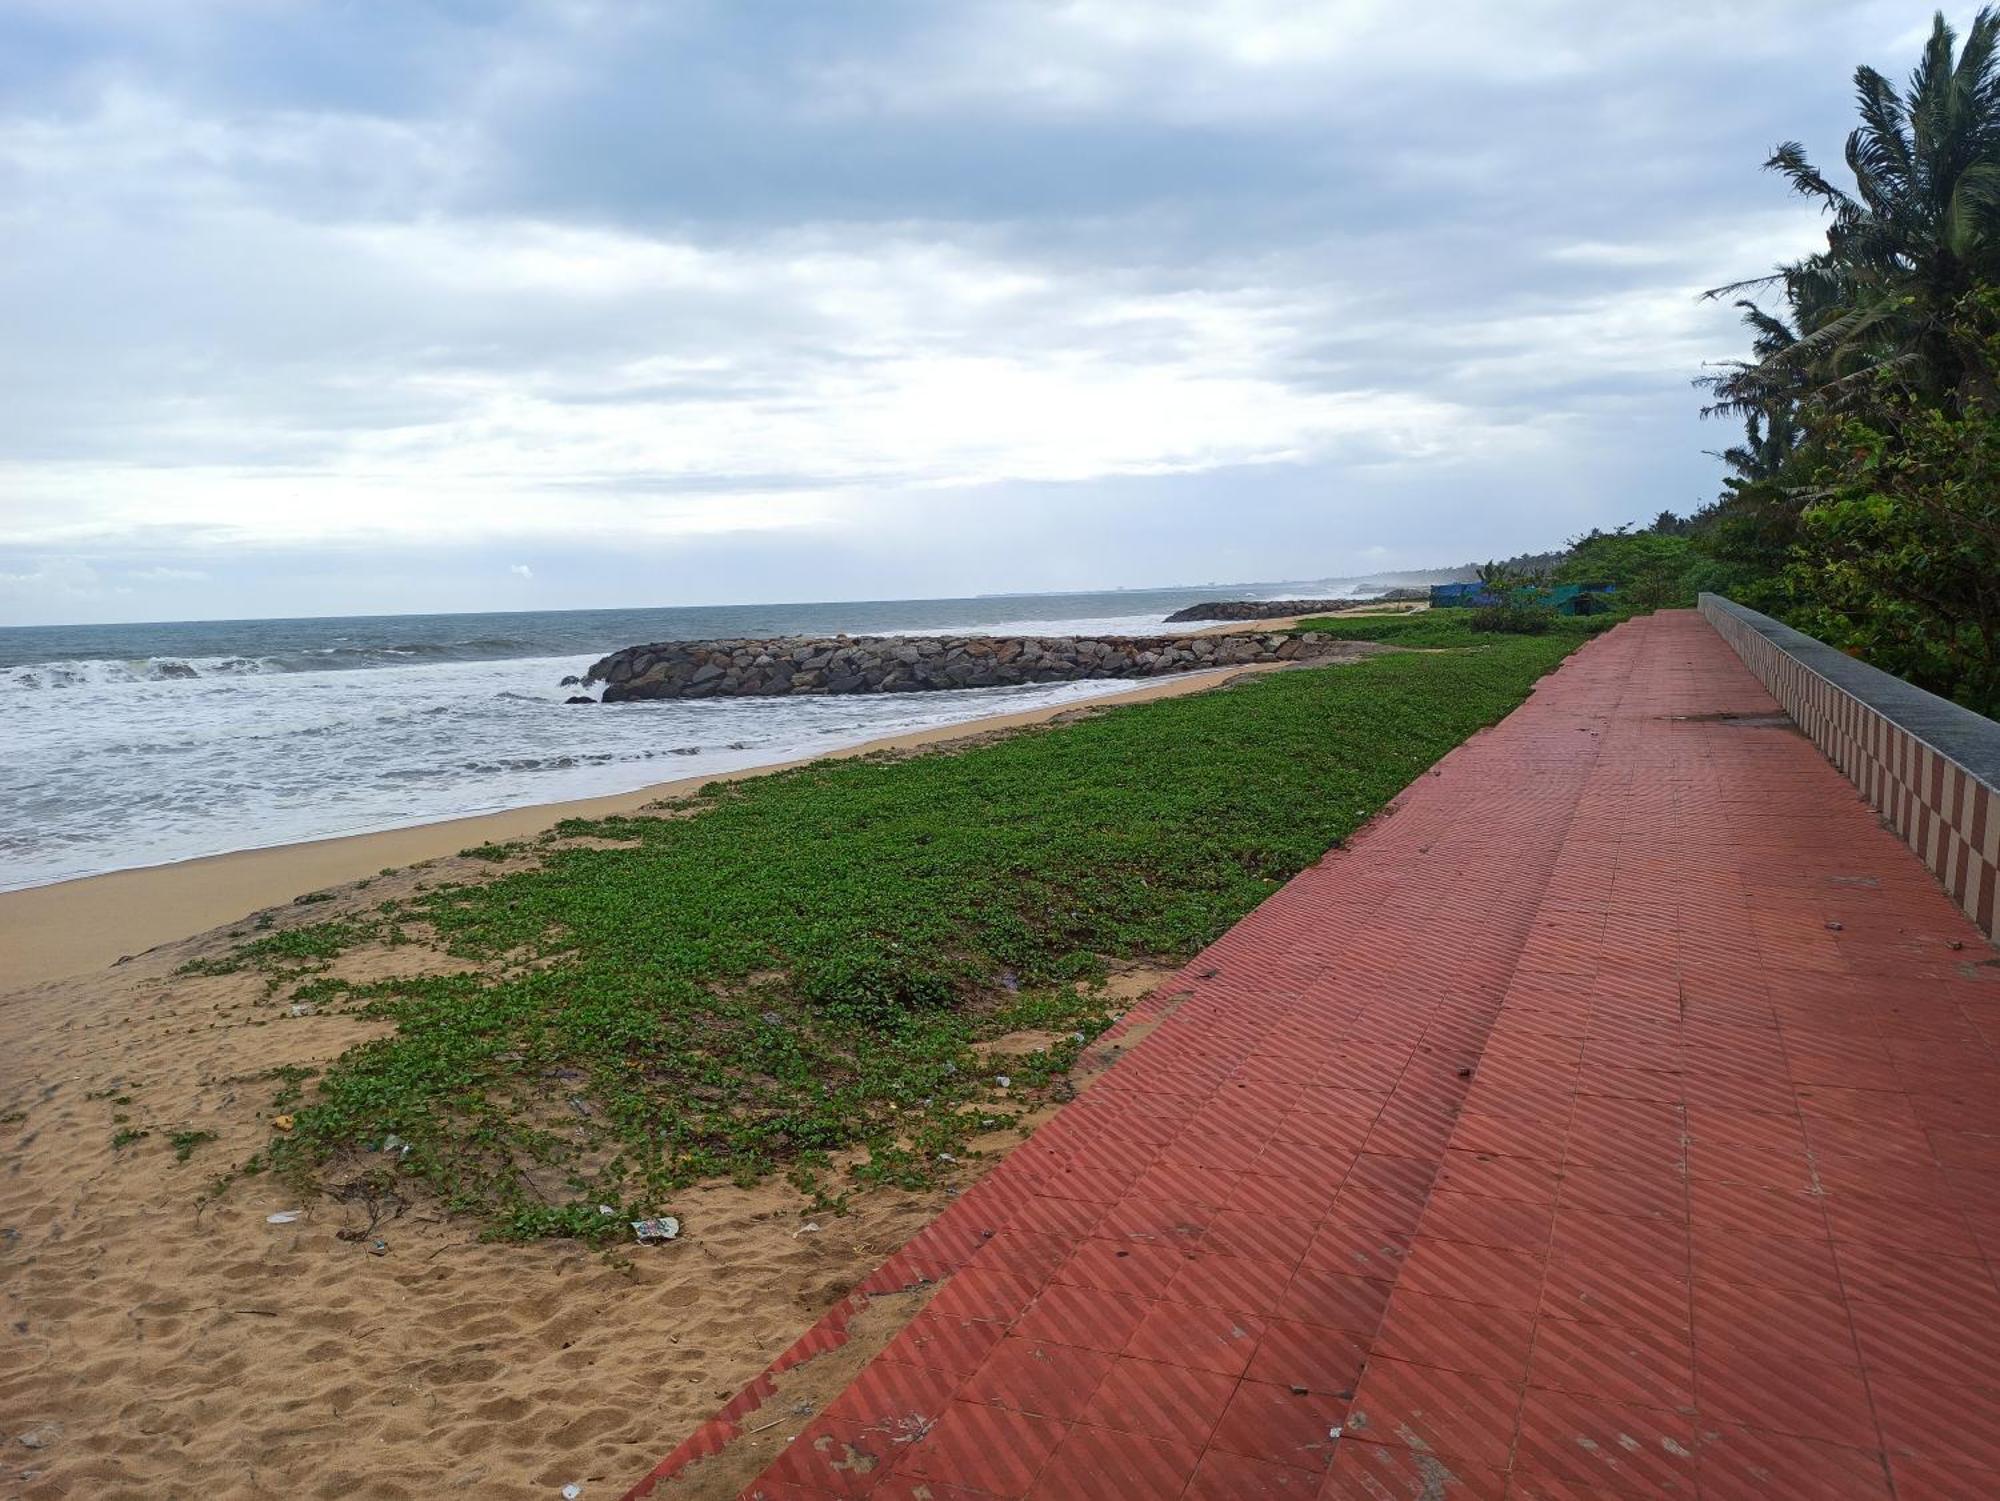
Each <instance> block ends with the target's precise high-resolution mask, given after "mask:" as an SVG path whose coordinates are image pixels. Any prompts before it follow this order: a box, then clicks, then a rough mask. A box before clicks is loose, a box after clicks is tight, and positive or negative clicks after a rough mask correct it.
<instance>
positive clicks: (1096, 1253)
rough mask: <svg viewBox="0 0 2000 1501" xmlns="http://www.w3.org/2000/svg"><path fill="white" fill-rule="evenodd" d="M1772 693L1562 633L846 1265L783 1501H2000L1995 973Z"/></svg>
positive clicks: (771, 1479)
mask: <svg viewBox="0 0 2000 1501" xmlns="http://www.w3.org/2000/svg"><path fill="white" fill-rule="evenodd" d="M1772 712H1773V705H1772V701H1771V700H1770V698H1769V697H1768V695H1767V694H1766V693H1765V692H1764V690H1763V689H1762V688H1761V687H1760V686H1759V685H1758V684H1757V683H1756V682H1755V680H1754V679H1752V678H1751V677H1750V676H1749V674H1748V673H1747V672H1746V671H1745V670H1744V669H1743V667H1742V666H1741V664H1740V663H1739V662H1738V660H1737V659H1736V657H1735V656H1734V654H1733V653H1732V652H1731V651H1730V650H1729V649H1728V647H1727V646H1726V645H1725V644H1724V643H1723V642H1722V641H1721V640H1720V638H1719V637H1717V636H1716V635H1715V633H1714V631H1713V630H1712V629H1711V628H1710V627H1709V626H1707V625H1706V624H1705V623H1704V622H1702V621H1701V620H1700V619H1699V618H1698V617H1696V616H1694V615H1693V614H1691V613H1688V612H1661V613H1659V614H1656V615H1653V616H1650V617H1647V618H1646V619H1644V620H1642V621H1636V622H1632V623H1628V624H1626V625H1623V626H1621V627H1620V628H1619V629H1618V630H1617V631H1615V632H1612V633H1610V634H1609V635H1607V636H1605V637H1602V638H1599V639H1598V640H1597V641H1595V642H1593V643H1592V644H1591V645H1590V646H1588V647H1586V648H1585V649H1584V650H1583V651H1581V652H1579V653H1577V654H1576V655H1575V656H1574V657H1572V658H1571V659H1570V661H1569V662H1568V663H1566V664H1565V665H1564V666H1563V667H1562V668H1561V669H1560V670H1559V671H1558V672H1557V673H1556V674H1555V675H1553V676H1552V677H1550V678H1548V679H1546V680H1545V681H1544V682H1543V683H1542V684H1541V685H1539V686H1538V688H1537V691H1536V693H1535V694H1534V696H1533V697H1532V698H1531V699H1530V700H1529V702H1528V703H1527V704H1526V705H1525V706H1524V707H1523V708H1522V709H1521V710H1520V711H1518V712H1517V713H1516V714H1514V715H1513V716H1511V717H1509V718H1508V719H1507V720H1506V721H1504V722H1503V723H1502V724H1500V725H1498V726H1496V727H1494V728H1493V729H1492V730H1490V731H1488V732H1487V733H1486V734H1484V735H1481V736H1479V737H1475V738H1474V739H1473V740H1472V741H1469V742H1468V743H1467V744H1466V745H1465V746H1463V747H1461V748H1460V750H1458V751H1456V752H1454V753H1453V754H1452V756H1450V757H1448V758H1447V759H1446V761H1445V762H1443V763H1442V764H1441V765H1440V766H1439V767H1438V768H1436V771H1437V773H1438V774H1437V775H1435V776H1425V777H1421V778H1419V779H1418V781H1417V782H1416V783H1415V784H1413V786H1412V787H1411V788H1409V789H1408V790H1407V791H1406V792H1405V793H1404V794H1403V796H1402V797H1401V798H1400V799H1399V803H1398V812H1397V816H1396V817H1395V818H1393V819H1385V820H1382V821H1380V822H1378V823H1377V824H1375V825H1372V826H1371V827H1370V828H1369V829H1367V830H1365V831H1364V832H1363V833H1362V834H1361V835H1360V836H1358V837H1357V838H1356V839H1355V840H1354V841H1353V842H1352V843H1351V845H1350V846H1348V847H1347V848H1345V849H1343V850H1342V851H1341V852H1340V853H1339V855H1338V856H1337V857H1335V858H1332V859H1329V860H1326V861H1323V862H1321V863H1320V864H1319V865H1316V866H1315V867H1313V868H1312V869H1310V870H1308V871H1305V872H1303V873H1302V874H1301V875H1300V876H1299V877H1298V878H1296V879H1295V880H1294V881H1292V882H1290V883H1288V884H1287V885H1286V886H1285V887H1283V888H1282V889H1281V890H1280V891H1278V892H1277V893H1275V894H1274V895H1273V897H1272V898H1271V899H1270V900H1269V901H1267V902H1266V903H1265V904H1264V906H1262V907H1260V908H1259V909H1258V910H1257V911H1256V912H1255V913H1253V914H1251V915H1250V916H1249V917H1247V918H1246V919H1245V920H1244V921H1243V922H1241V923H1239V924H1238V925H1237V926H1236V927H1235V928H1233V929H1232V930H1231V931H1230V932H1229V933H1228V934H1226V935H1225V936H1224V937H1223V938H1222V939H1221V940H1219V941H1218V942H1217V943H1216V944H1215V945H1214V946H1213V947H1212V948H1211V949H1210V950H1209V951H1208V952H1207V953H1206V954H1204V955H1202V956H1200V957H1198V958H1197V959H1195V960H1194V961H1193V962H1192V963H1190V965H1189V966H1188V967H1187V968H1186V969H1185V970H1184V971H1182V973H1181V975H1180V976H1178V977H1177V978H1176V980H1175V981H1173V982H1170V985H1169V986H1168V987H1163V990H1171V991H1172V992H1173V994H1174V1005H1175V1006H1177V1007H1178V1009H1171V1008H1170V1007H1169V1006H1168V1005H1167V1004H1166V1001H1165V999H1164V996H1163V994H1162V993H1161V992H1156V993H1155V995H1154V996H1153V997H1151V998H1149V999H1148V1000H1147V1001H1144V1002H1142V1003H1141V1005H1140V1006H1139V1007H1137V1008H1135V1009H1134V1011H1133V1012H1132V1013H1131V1014H1130V1016H1129V1017H1128V1020H1127V1023H1126V1024H1125V1029H1124V1031H1123V1034H1122V1036H1121V1037H1120V1038H1119V1039H1117V1040H1114V1042H1113V1044H1112V1045H1113V1046H1114V1047H1119V1048H1120V1049H1121V1050H1122V1051H1123V1054H1124V1056H1123V1057H1122V1058H1121V1060H1120V1061H1119V1062H1118V1065H1117V1066H1116V1067H1115V1068H1113V1069H1112V1070H1111V1071H1110V1073H1109V1074H1107V1075H1106V1076H1105V1077H1104V1078H1103V1079H1101V1080H1100V1081H1099V1082H1098V1084H1097V1086H1096V1087H1094V1088H1093V1089H1091V1090H1090V1091H1089V1092H1088V1093H1087V1094H1086V1095H1084V1096H1082V1097H1080V1098H1079V1099H1078V1100H1076V1101H1074V1102H1073V1103H1072V1104H1071V1105H1070V1106H1068V1107H1066V1108H1065V1109H1064V1110H1063V1111H1062V1112H1061V1113H1059V1114H1058V1115H1057V1116H1056V1117H1055V1118H1054V1119H1053V1120H1052V1121H1050V1122H1049V1123H1048V1124H1046V1125H1045V1126H1044V1127H1043V1128H1042V1129H1041V1130H1040V1131H1039V1132H1038V1133H1037V1134H1036V1136H1035V1138H1034V1139H1033V1140H1032V1141H1030V1142H1029V1143H1027V1144H1024V1145H1023V1146H1022V1147H1021V1148H1019V1149H1018V1150H1017V1151H1016V1152H1015V1153H1014V1155H1013V1156H1012V1157H1011V1158H1009V1159H1008V1160H1007V1161H1006V1162H1005V1163H1003V1164H1002V1165H1001V1166H1000V1167H999V1168H998V1169H996V1170H995V1172H993V1173H992V1174H989V1175H988V1177H987V1178H986V1180H985V1181H984V1182H982V1183H981V1184H978V1185H975V1186H974V1187H973V1188H971V1189H970V1190H968V1192H967V1193H966V1194H964V1195H963V1196H961V1198H960V1199H959V1201H958V1202H957V1203H956V1204H955V1205H954V1206H953V1207H952V1209H951V1210H949V1211H948V1212H947V1213H946V1214H945V1215H943V1216H941V1217H940V1219H939V1220H938V1221H937V1222H936V1223H935V1224H934V1225H932V1226H931V1227H929V1228H927V1229H926V1230H924V1231H923V1232H921V1233H920V1234H919V1235H918V1236H917V1237H915V1238H914V1239H913V1240H912V1242H911V1243H910V1244H909V1245H908V1246H907V1247H905V1248H904V1249H903V1250H902V1251H900V1252H898V1253H897V1254H896V1255H895V1256H893V1257H892V1258H891V1259H890V1261H889V1262H887V1263H885V1264H884V1266H883V1267H881V1268H879V1269H878V1270H877V1271H876V1272H875V1273H872V1274H870V1276H869V1277H867V1278H865V1279H864V1280H863V1281H862V1283H861V1284H860V1285H859V1291H860V1292H861V1293H862V1294H864V1295H865V1294H867V1293H870V1292H875V1291H880V1290H885V1289H889V1288H898V1287H905V1286H913V1285H921V1284H922V1283H923V1282H925V1281H930V1282H938V1283H941V1284H942V1285H941V1287H940V1288H939V1291H938V1292H937V1294H936V1296H935V1298H934V1299H933V1301H932V1304H931V1306H930V1308H929V1309H928V1310H927V1311H926V1312H925V1313H924V1314H920V1315H919V1316H918V1317H917V1319H915V1320H913V1321H912V1323H911V1326H910V1328H909V1329H908V1330H906V1331H905V1332H904V1334H903V1335H901V1336H899V1338H898V1340H896V1341H894V1342H892V1344H891V1346H890V1347H889V1349H888V1350H887V1351H886V1352H885V1353H884V1355H882V1356H878V1357H877V1358H876V1360H875V1361H874V1362H872V1363H871V1364H870V1365H869V1366H867V1367H865V1368H864V1371H863V1373H862V1375H861V1376H860V1377H858V1378H857V1379H856V1380H855V1381H854V1382H853V1383H851V1385H850V1387H849V1389H848V1390H847V1391H846V1392H844V1393H842V1394H840V1395H838V1396H837V1397H836V1398H835V1399H834V1401H833V1404H832V1406H831V1408H830V1410H829V1412H828V1413H827V1414H826V1416H824V1417H822V1418H820V1419H818V1420H816V1421H815V1423H814V1424H813V1425H811V1426H810V1427H809V1428H808V1430H807V1434H808V1435H810V1438H809V1439H806V1442H805V1443H804V1447H801V1446H800V1444H798V1443H795V1444H793V1445H791V1446H788V1448H787V1449H786V1450H785V1451H784V1452H783V1453H781V1455H780V1456H779V1458H778V1461H777V1462H776V1463H774V1464H773V1465H772V1467H771V1469H770V1470H769V1471H768V1472H767V1474H766V1476H765V1477H763V1478H762V1479H761V1480H760V1481H758V1482H757V1483H756V1484H758V1485H763V1486H765V1487H766V1488H767V1490H768V1495H767V1496H766V1497H765V1498H764V1501H800V1498H803V1497H817V1498H820V1501H824V1498H826V1497H828V1496H843V1495H862V1494H868V1495H872V1496H876V1497H882V1498H886V1501H918V1498H919V1497H925V1498H927V1501H973V1498H975V1497H976V1498H981V1501H991V1498H993V1497H994V1496H1019V1495H1027V1494H1033V1495H1035V1496H1040V1497H1055V1498H1061V1497H1085V1498H1088V1497H1096V1496H1106V1497H1126V1496H1132V1497H1139V1496H1147V1497H1150V1496H1160V1497H1163V1498H1164V1497H1169V1496H1174V1495H1180V1496H1182V1497H1183V1498H1184V1501H1231V1498H1236V1497H1243V1498H1255V1497H1293V1496H1301V1495H1308V1494H1310V1495H1315V1496H1330V1497H1350V1496H1353V1497H1368V1498H1371V1501H1385V1498H1397V1497H1403V1498H1418V1497H1422V1498H1425V1501H1440V1498H1461V1501H1488V1498H1492V1501H1498V1498H1500V1497H1502V1496H1503V1495H1504V1496H1506V1497H1508V1498H1510V1501H1528V1498H1537V1497H1540V1498H1558V1497H1559V1498H1562V1501H1577V1498H1582V1497H1635V1496H1649V1495H1651V1496H1661V1495H1664V1496H1673V1497H1694V1496H1695V1495H1696V1494H1697V1489H1698V1490H1699V1494H1700V1496H1701V1497H1702V1498H1703V1501H1738V1498H1746V1501H1747V1498H1749V1497H1753V1496H1754V1497H1757V1498H1759V1501H1786V1498H1791V1497H1797V1498H1800V1501H1805V1498H1819V1497H1826V1498H1830V1501H1866V1498H1878V1497H1889V1496H1891V1495H1892V1490H1891V1478H1890V1477H1891V1476H1892V1475H1893V1497H1894V1501H1938V1498H1944V1497H1949V1498H1953V1501H1959V1498H1971V1497H1980V1498H1985V1497H1990V1496H2000V1334H1996V1333H1995V1332H1994V1331H1996V1330H2000V1281H1996V1280H1995V1275H1994V1265H1993V1261H1992V1258H1994V1257H1995V1256H2000V979H1987V978H1984V977H1983V976H1982V977H1976V978H1975V977H1969V976H1968V975H1966V974H1963V973H1960V962H1961V961H1959V960H1956V959H1954V958H1953V957H1951V951H1948V950H1946V949H1945V948H1944V944H1943V938H1942V937H1941V936H1940V935H1944V934H1954V935H1956V934H1962V933H1964V932H1965V931H1966V929H1965V926H1964V923H1963V921H1962V919H1961V918H1959V917H1958V915H1957V914H1956V913H1954V912H1953V910H1952V908H1951V906H1950V903H1949V899H1948V898H1947V897H1945V896H1944V895H1943V894H1942V892H1941V891H1940V890H1939V889H1938V888H1937V886H1936V885H1935V883H1934V882H1933V881H1932V879H1931V877H1930V876H1929V874H1928V873H1927V872H1926V871H1924V870H1923V868H1922V867H1921V865H1920V864H1919V863H1918V862H1917V861H1916V860H1915V859H1914V858H1913V857H1912V856H1911V855H1910V853H1909V852H1908V850H1907V849H1905V848H1904V847H1903V846H1902V845H1901V844H1900V843H1899V841H1898V840H1897V839H1896V838H1895V836H1893V835H1892V834H1889V833H1887V832H1886V831H1885V830H1884V829H1883V828H1881V827H1880V826H1879V825H1878V823H1877V822H1876V820H1875V818H1874V816H1873V815H1872V814H1871V813H1870V811H1869V810H1868V809H1867V807H1866V806H1865V805H1863V804H1861V803H1860V802H1859V801H1858V800H1857V799H1855V797H1854V796H1853V793H1852V789H1851V787H1850V786H1849V784H1847V783H1846V782H1845V781H1844V780H1843V779H1842V778H1841V776H1840V774H1839V773H1838V772H1836V771H1835V770H1833V769H1832V768H1831V767H1830V766H1828V765H1827V764H1826V763H1825V762H1824V761H1823V760H1822V759H1821V758H1820V755H1819V753H1818V751H1817V750H1816V749H1815V748H1814V747H1813V745H1812V744H1811V743H1810V742H1809V741H1807V740H1806V739H1804V737H1801V736H1797V735H1791V734H1786V733H1783V732H1780V731H1776V730H1772V729H1768V728H1765V727H1763V726H1762V725H1761V724H1758V723H1757V722H1756V721H1755V719H1754V716H1763V715H1769V714H1770V713H1772ZM1724 714H1734V715H1749V716H1753V719H1752V720H1750V721H1749V722H1743V721H1725V720H1723V719H1721V718H1719V717H1718V716H1720V715H1724ZM1855 877H1862V878H1864V879H1865V884H1864V883H1859V882H1856V881H1855V880H1854V879H1853V878H1855ZM1468 890H1476V891H1478V892H1480V893H1481V899H1480V900H1479V901H1477V902H1466V901H1465V900H1464V893H1465V892H1466V891H1468ZM1836 922H1837V923H1838V927H1831V926H1829V924H1830V923H1836ZM1134 1021H1146V1022H1154V1023H1158V1025H1156V1026H1155V1027H1154V1029H1153V1030H1152V1031H1151V1033H1150V1035H1148V1034H1146V1033H1144V1032H1143V1031H1140V1030H1134V1029H1133V1027H1132V1023H1133V1022H1134ZM855 1306H857V1307H858V1306H859V1304H858V1303H857V1304H856V1305H855ZM839 1335H840V1329H839V1327H838V1322H837V1321H836V1322H835V1323H834V1324H829V1325H828V1326H827V1327H826V1329H825V1330H822V1331H817V1332H816V1333H815V1334H814V1335H809V1336H808V1339H807V1340H806V1341H803V1342H801V1344H800V1345H799V1346H797V1347H795V1349H796V1351H797V1353H798V1354H799V1355H805V1354H810V1353H811V1352H812V1350H814V1349H816V1348H819V1346H817V1345H815V1344H813V1343H812V1341H813V1339H815V1338H821V1339H823V1340H837V1339H838V1338H839ZM1003 1335H1004V1336H1005V1338H1004V1339H1003V1338H1002V1336H1003ZM794 1358H795V1357H794V1355H793V1354H791V1353H788V1355H787V1357H785V1359H787V1360H792V1359H794ZM756 1394H757V1389H756V1388H754V1387H753V1389H752V1394H751V1395H750V1396H747V1397H745V1398H744V1399H743V1400H744V1401H746V1402H748V1401H754V1400H755V1396H756ZM742 1410H747V1409H742V1408H739V1409H737V1411H736V1412H732V1413H731V1414H730V1416H735V1415H737V1413H740V1411H742ZM1342 1419H1344V1420H1345V1421H1341V1420H1342ZM926 1423H930V1424H931V1425H932V1426H931V1427H930V1429H929V1432H928V1433H927V1434H926V1435H925V1437H924V1438H923V1439H922V1440H921V1441H920V1442H916V1443H899V1442H896V1440H897V1439H899V1438H901V1439H907V1438H908V1437H909V1435H910V1434H911V1433H912V1432H914V1431H918V1430H920V1429H921V1428H922V1427H923V1425H924V1424H926ZM1335 1427H1339V1428H1341V1430H1342V1432H1343V1435H1344V1436H1343V1437H1342V1438H1340V1439H1338V1440H1334V1439H1332V1438H1331V1437H1330V1435H1331V1432H1332V1430H1333V1429H1334V1428H1335ZM711 1430H712V1431H713V1432H714V1433H715V1434H718V1435H721V1437H718V1438H716V1439H715V1442H717V1443H721V1442H724V1441H725V1440H726V1439H727V1437H728V1436H729V1435H731V1434H733V1433H734V1432H735V1431H736V1430H735V1426H734V1424H733V1423H731V1422H729V1421H727V1420H726V1419H725V1420H724V1421H722V1422H720V1423H719V1425H718V1424H711V1425H710V1427H707V1428H704V1429H703V1430H701V1431H702V1432H703V1433H708V1432H711ZM802 1438H805V1436H804V1435H802ZM885 1445H886V1447H884V1446H885ZM878 1450H879V1451H880V1452H879V1453H878V1452H877V1451H878ZM1322 1463H1324V1464H1326V1470H1325V1473H1324V1475H1321V1474H1320V1473H1319V1468H1318V1467H1319V1466H1320V1465H1321V1464H1322Z"/></svg>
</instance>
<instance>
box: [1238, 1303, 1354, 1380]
mask: <svg viewBox="0 0 2000 1501" xmlns="http://www.w3.org/2000/svg"><path fill="white" fill-rule="evenodd" d="M1368 1351H1369V1337H1368V1336H1367V1335H1365V1334H1349V1333H1343V1332H1342V1331H1340V1330H1337V1329H1326V1328H1322V1327H1321V1326H1320V1325H1318V1324H1300V1323H1295V1322H1293V1321H1292V1320H1289V1319H1266V1320H1265V1321H1264V1335H1263V1338H1261V1339H1260V1340H1258V1342H1257V1350H1256V1353H1255V1354H1253V1355H1252V1356H1251V1357H1250V1365H1249V1368H1248V1369H1247V1370H1245V1372H1244V1375H1245V1377H1246V1378H1248V1379H1249V1380H1252V1381H1271V1382H1275V1383H1277V1384H1278V1385H1279V1386H1298V1387H1304V1388H1305V1389H1306V1390H1307V1391H1313V1392H1327V1393H1333V1394H1337V1395H1340V1396H1344V1397H1349V1398H1351V1397H1352V1396H1353V1395H1354V1388H1355V1386H1356V1384H1357V1383H1358V1382H1359V1381H1360V1380H1361V1368H1362V1366H1363V1365H1364V1364H1365V1363H1366V1362H1367V1359H1368Z"/></svg>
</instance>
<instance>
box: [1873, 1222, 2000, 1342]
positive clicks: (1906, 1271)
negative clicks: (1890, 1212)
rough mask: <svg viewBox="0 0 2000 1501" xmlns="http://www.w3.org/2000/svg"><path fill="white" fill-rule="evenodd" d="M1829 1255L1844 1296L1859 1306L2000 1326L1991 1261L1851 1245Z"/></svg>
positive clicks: (1999, 1296) (1998, 1297) (1998, 1294)
mask: <svg viewBox="0 0 2000 1501" xmlns="http://www.w3.org/2000/svg"><path fill="white" fill-rule="evenodd" d="M1833 1253H1834V1257H1835V1260H1836V1261H1837V1262H1838V1264H1839V1267H1840V1279H1841V1284H1842V1286H1843V1288H1844V1290H1845V1292H1846V1294H1847V1297H1848V1298H1849V1299H1850V1300H1851V1301H1853V1302H1855V1303H1857V1304H1858V1303H1893V1304H1896V1305H1898V1306H1901V1307H1905V1308H1915V1309H1927V1310H1931V1311H1935V1312H1944V1313H1951V1314H1956V1315H1958V1316H1960V1317H1962V1318H1966V1319H1968V1320H1971V1321H1974V1322H1978V1323H1983V1324H1994V1323H1996V1322H2000V1289H1996V1284H1995V1279H1994V1273H1993V1265H1992V1263H1991V1262H1989V1261H1986V1260H1977V1259H1974V1258H1972V1257H1969V1256H1935V1255H1926V1254H1924V1253H1922V1252H1917V1251H1908V1250H1903V1249H1901V1248H1899V1247H1895V1246H1865V1245H1856V1244H1853V1243H1851V1242H1850V1243H1843V1244H1839V1245H1836V1246H1834V1247H1833Z"/></svg>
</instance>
